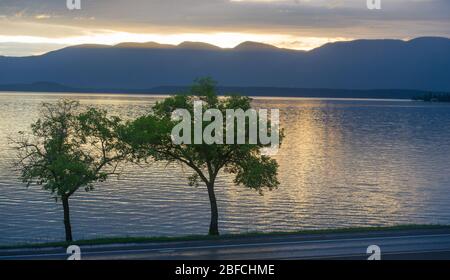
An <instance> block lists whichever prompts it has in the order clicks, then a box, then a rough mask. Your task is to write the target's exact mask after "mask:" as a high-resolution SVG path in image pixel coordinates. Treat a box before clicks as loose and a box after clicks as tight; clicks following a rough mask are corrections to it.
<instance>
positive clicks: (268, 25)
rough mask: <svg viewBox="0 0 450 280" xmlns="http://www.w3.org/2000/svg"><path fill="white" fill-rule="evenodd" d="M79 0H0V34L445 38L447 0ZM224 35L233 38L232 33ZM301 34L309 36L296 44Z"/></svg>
mask: <svg viewBox="0 0 450 280" xmlns="http://www.w3.org/2000/svg"><path fill="white" fill-rule="evenodd" d="M81 1H82V9H81V10H74V11H69V10H68V9H67V8H66V1H65V0H40V1H35V0H2V1H0V11H1V12H0V14H1V16H0V35H4V36H6V35H7V36H19V35H20V36H33V37H39V38H44V39H45V38H51V39H54V38H62V37H64V38H66V40H68V39H67V38H76V37H84V38H86V37H88V36H90V37H91V38H97V39H98V40H100V39H101V38H105V37H102V36H103V35H104V34H110V33H111V32H112V33H114V32H115V33H118V34H137V35H139V34H141V35H142V36H141V37H142V38H144V37H145V36H147V37H152V36H153V37H154V36H156V35H158V36H162V35H165V36H166V37H167V38H169V37H170V36H172V37H173V36H174V35H180V34H185V35H186V34H204V35H205V36H206V35H208V34H209V36H211V38H213V39H214V38H215V37H214V36H216V37H217V34H224V33H228V34H241V35H242V34H248V36H249V37H250V35H252V36H253V37H255V36H256V35H260V36H263V37H264V36H267V37H266V38H268V39H271V38H272V37H270V36H271V35H279V36H282V37H283V38H285V39H286V38H287V40H278V39H277V40H275V41H271V42H272V43H276V44H278V45H279V46H296V48H305V46H306V45H308V46H312V45H313V43H311V42H313V41H315V42H322V41H324V42H325V41H329V40H334V38H355V39H356V38H401V39H407V38H412V37H418V36H429V35H434V36H446V37H450V17H449V16H448V15H449V14H450V1H448V0H382V10H381V11H373V10H368V9H367V7H366V0H345V1H344V0H182V1H181V0H153V1H149V0H81ZM94 35H97V36H94ZM137 35H136V36H137ZM133 36H134V35H133ZM133 36H130V37H133ZM185 37H186V36H185ZM99 38H100V39H99ZM167 38H166V39H167ZM224 38H226V37H224ZM229 38H230V40H232V41H233V43H234V40H236V38H237V37H229ZM304 38H310V40H309V41H308V40H306V41H307V42H306V43H300V42H305V40H304ZM314 38H316V39H314ZM213 39H211V40H212V41H214V40H215V39H214V40H213ZM272 39H273V38H272ZM211 40H210V41H211ZM224 40H226V39H224ZM44 41H45V40H44ZM69 41H70V40H69ZM95 43H99V42H98V41H96V42H95ZM226 43H227V42H223V44H224V45H226ZM231 44H232V43H230V42H228V45H231ZM300 46H301V47H300Z"/></svg>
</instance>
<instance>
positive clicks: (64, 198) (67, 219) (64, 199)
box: [61, 195, 73, 242]
mask: <svg viewBox="0 0 450 280" xmlns="http://www.w3.org/2000/svg"><path fill="white" fill-rule="evenodd" d="M61 200H62V204H63V209H64V227H65V230H66V242H72V241H73V238H72V226H71V224H70V209H69V197H68V196H65V195H64V196H62V198H61Z"/></svg>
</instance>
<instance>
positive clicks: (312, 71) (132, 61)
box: [0, 37, 450, 92]
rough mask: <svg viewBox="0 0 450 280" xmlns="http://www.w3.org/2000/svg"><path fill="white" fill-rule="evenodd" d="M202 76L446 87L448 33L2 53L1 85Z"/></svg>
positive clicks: (278, 83)
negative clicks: (304, 46) (288, 43)
mask: <svg viewBox="0 0 450 280" xmlns="http://www.w3.org/2000/svg"><path fill="white" fill-rule="evenodd" d="M204 76H211V77H213V78H214V79H215V80H217V81H218V82H219V84H221V85H224V86H230V87H235V88H245V87H253V88H254V87H257V88H265V87H270V88H308V89H346V90H374V89H377V90H379V89H385V90H394V89H395V90H400V89H401V90H404V89H407V90H415V91H450V39H448V38H441V37H421V38H416V39H412V40H409V41H402V40H390V39H389V40H356V41H345V42H335V43H328V44H325V45H323V46H321V47H319V48H316V49H313V50H310V51H298V50H290V49H281V48H277V47H274V46H271V45H267V44H262V43H256V42H245V43H242V44H240V45H238V46H236V47H235V48H232V49H223V48H219V47H216V46H213V45H210V44H206V43H198V42H184V43H182V44H180V45H177V46H175V45H163V44H158V43H153V42H149V43H122V44H119V45H115V46H108V45H79V46H72V47H67V48H63V49H60V50H57V51H53V52H49V53H46V54H43V55H39V56H29V57H4V56H0V90H8V88H10V90H11V88H14V87H16V88H17V87H19V88H20V86H21V85H22V87H23V85H28V86H30V87H31V89H33V85H34V86H35V87H36V86H37V85H40V86H41V87H42V86H44V88H45V87H48V86H50V87H52V85H53V86H55V85H59V86H61V87H67V89H68V90H69V89H70V88H73V89H75V88H77V89H86V90H87V89H90V90H96V89H97V90H100V89H129V90H134V91H136V92H139V91H145V90H147V89H153V88H157V87H164V86H166V88H167V86H170V87H174V86H186V85H189V84H191V83H192V81H193V80H194V79H195V78H197V77H204ZM1 85H3V86H1ZM36 88H38V87H36Z"/></svg>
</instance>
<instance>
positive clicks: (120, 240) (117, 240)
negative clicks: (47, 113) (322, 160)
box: [0, 225, 450, 249]
mask: <svg viewBox="0 0 450 280" xmlns="http://www.w3.org/2000/svg"><path fill="white" fill-rule="evenodd" d="M421 229H422V230H424V229H450V225H399V226H391V227H354V228H339V229H323V230H300V231H289V232H267V233H261V232H249V233H243V234H225V235H221V236H219V237H216V236H207V235H189V236H182V237H162V236H160V237H111V238H98V239H89V240H77V241H74V242H73V243H67V242H50V243H27V244H17V245H7V246H0V249H33V248H50V247H67V246H69V245H71V244H76V245H88V246H89V245H111V244H132V243H134V244H136V243H137V244H139V243H158V242H176V241H201V240H221V239H237V238H245V237H270V236H283V235H299V234H303V235H314V234H331V233H366V232H380V231H401V230H421Z"/></svg>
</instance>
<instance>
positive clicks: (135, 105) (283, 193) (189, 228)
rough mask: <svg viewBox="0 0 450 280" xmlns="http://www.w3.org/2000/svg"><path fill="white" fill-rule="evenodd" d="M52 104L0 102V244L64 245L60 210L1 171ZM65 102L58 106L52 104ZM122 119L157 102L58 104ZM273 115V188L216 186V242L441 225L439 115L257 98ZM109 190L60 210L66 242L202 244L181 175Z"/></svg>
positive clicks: (444, 168)
mask: <svg viewBox="0 0 450 280" xmlns="http://www.w3.org/2000/svg"><path fill="white" fill-rule="evenodd" d="M61 96H62V95H54V94H19V93H14V94H13V93H0V244H13V243H22V242H45V241H55V240H58V241H59V240H63V239H64V226H63V222H62V207H61V206H60V205H59V204H57V203H56V202H55V200H54V199H52V198H51V196H50V194H49V193H48V192H45V191H43V190H41V189H40V187H37V186H32V187H31V188H29V189H27V188H26V187H25V186H24V185H23V184H21V182H20V181H18V179H17V177H18V174H17V172H15V171H14V170H12V167H11V162H12V160H13V158H14V153H13V151H12V150H11V149H10V147H9V145H8V137H14V136H15V135H17V134H16V133H17V132H18V131H20V130H27V129H29V125H30V124H31V123H32V122H33V121H35V120H36V118H37V116H38V112H39V108H40V103H41V102H43V101H46V102H55V101H56V100H57V99H58V98H60V97H61ZM64 96H66V97H67V95H64ZM69 96H70V98H74V99H78V100H80V101H81V103H82V104H83V105H87V106H89V105H90V106H96V107H100V108H105V109H108V110H109V111H110V112H111V114H116V115H119V116H121V117H122V118H125V119H126V118H131V117H134V116H138V115H140V114H142V113H144V112H146V111H147V110H148V109H149V108H151V106H152V104H154V102H155V101H156V100H157V99H158V98H157V97H149V96H124V95H69ZM254 105H255V107H262V108H268V109H270V108H279V109H280V110H281V125H282V126H283V127H284V128H285V132H286V139H285V141H284V143H283V146H282V148H281V150H280V151H279V153H278V155H277V156H276V157H275V158H276V159H277V160H278V162H279V164H280V174H279V178H280V181H281V186H280V188H279V189H277V190H274V191H272V192H266V193H265V194H264V196H260V195H259V194H258V193H256V192H254V191H252V190H247V189H245V188H244V187H237V186H234V185H233V183H232V178H231V177H229V176H226V175H222V176H221V177H220V180H219V181H218V183H217V184H216V188H217V198H218V201H219V212H220V227H221V231H222V233H243V232H249V231H290V230H299V229H323V228H336V227H354V226H385V225H395V224H411V223H414V224H422V223H427V224H430V223H434V224H436V223H439V224H450V105H448V104H438V103H429V104H427V103H421V102H411V101H395V100H391V101H388V100H377V101H376V100H354V99H340V100H336V99H302V98H297V99H295V98H291V99H275V98H273V99H257V100H255V101H254ZM122 171H123V175H122V176H121V177H120V178H118V179H113V180H110V181H107V182H106V183H103V184H99V185H97V186H96V189H95V191H93V192H90V193H85V192H83V191H79V192H78V193H77V194H75V195H74V197H73V199H72V200H71V214H72V222H73V225H72V226H73V231H74V237H75V238H76V239H88V238H97V237H107V236H177V235H188V234H206V233H207V231H208V226H209V202H208V197H207V191H206V189H205V188H204V187H203V186H199V187H198V188H195V187H190V186H189V185H188V183H187V179H185V178H186V177H187V176H189V175H191V171H190V170H189V169H188V168H182V167H180V166H178V165H169V166H166V165H165V164H158V165H151V166H146V167H145V168H141V167H137V166H134V165H127V166H124V167H122Z"/></svg>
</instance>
